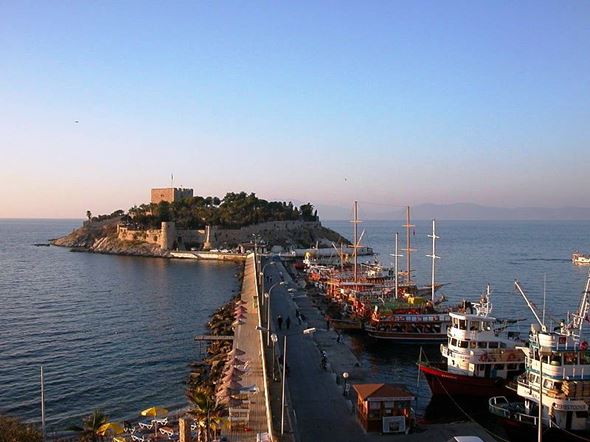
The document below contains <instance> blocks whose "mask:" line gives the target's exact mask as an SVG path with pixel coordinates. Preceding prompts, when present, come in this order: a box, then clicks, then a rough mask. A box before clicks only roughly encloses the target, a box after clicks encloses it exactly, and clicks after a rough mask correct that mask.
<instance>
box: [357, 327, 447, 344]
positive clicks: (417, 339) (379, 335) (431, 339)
mask: <svg viewBox="0 0 590 442" xmlns="http://www.w3.org/2000/svg"><path fill="white" fill-rule="evenodd" d="M367 334H368V335H369V336H370V337H372V338H376V339H383V340H389V341H397V342H400V343H403V342H406V343H412V344H414V343H416V344H420V343H423V344H428V343H430V344H433V343H437V342H443V341H446V340H447V335H446V334H445V335H443V334H441V333H437V334H435V333H404V332H391V331H384V332H381V331H376V330H375V331H373V330H367Z"/></svg>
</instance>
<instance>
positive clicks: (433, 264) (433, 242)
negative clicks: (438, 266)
mask: <svg viewBox="0 0 590 442" xmlns="http://www.w3.org/2000/svg"><path fill="white" fill-rule="evenodd" d="M428 237H429V238H432V255H426V256H427V257H429V258H432V295H431V298H432V299H431V300H432V304H434V291H435V287H434V282H435V280H434V271H435V262H436V260H437V259H440V256H436V240H437V239H438V238H440V236H436V220H434V219H433V220H432V235H428Z"/></svg>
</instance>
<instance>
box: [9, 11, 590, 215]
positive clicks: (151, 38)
mask: <svg viewBox="0 0 590 442" xmlns="http://www.w3.org/2000/svg"><path fill="white" fill-rule="evenodd" d="M76 121H78V123H76ZM588 140H590V2H588V1H555V2H545V1H538V0H535V1H530V2H525V1H521V2H513V1H487V2H482V1H475V2H474V1H472V0H469V1H464V2H462V1H453V2H443V1H433V2H420V1H407V2H399V1H382V2H377V1H375V2H371V1H358V2H345V1H333V2H331V1H330V2H328V1H309V2H308V1H295V2H283V1H272V2H256V1H241V2H238V1H232V2H225V1H207V2H205V1H194V0H193V1H190V2H180V1H167V2H164V1H161V2H149V1H145V0H142V1H113V2H109V1H104V0H101V1H78V0H76V1H67V2H66V1H50V2H48V1H30V2H27V1H23V0H0V146H1V154H2V155H1V159H0V185H1V187H2V196H3V201H2V204H1V205H0V217H80V218H81V217H84V216H85V213H86V210H88V209H90V210H91V211H92V212H93V213H95V214H98V213H105V212H111V211H113V210H115V209H119V208H122V209H127V208H129V207H131V206H132V205H134V204H136V203H142V202H147V201H148V200H149V189H150V187H162V186H167V185H169V183H170V174H171V173H174V178H175V185H184V186H187V187H193V188H194V189H195V193H196V194H201V195H218V196H223V195H224V194H225V193H226V192H228V191H241V190H245V191H248V192H250V191H252V192H255V193H256V194H257V195H259V196H260V197H263V198H267V199H279V200H295V201H304V202H305V201H311V202H312V203H315V204H325V205H336V206H344V207H349V206H350V205H351V203H352V201H353V200H354V199H358V200H359V201H361V203H363V202H364V203H365V208H366V209H365V213H367V212H370V207H371V205H372V204H373V203H378V204H380V205H391V206H400V205H406V204H410V205H415V204H420V203H427V202H432V203H454V202H473V203H479V204H484V205H496V206H505V207H513V206H541V207H558V206H565V205H575V206H584V207H588V206H590V192H588V184H589V182H590V179H589V172H590V152H588ZM375 206H377V205H375ZM383 207H385V206H380V207H379V210H380V211H382V210H383ZM320 215H322V214H321V213H320ZM369 217H370V213H369Z"/></svg>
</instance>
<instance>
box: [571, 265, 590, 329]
mask: <svg viewBox="0 0 590 442" xmlns="http://www.w3.org/2000/svg"><path fill="white" fill-rule="evenodd" d="M589 296H590V272H588V278H587V279H586V288H584V293H583V294H582V299H580V306H579V307H578V311H577V312H576V313H573V314H572V316H573V320H572V322H571V328H572V330H577V332H578V337H580V336H582V325H584V319H586V317H587V315H588V309H589V308H590V304H589V300H588V297H589Z"/></svg>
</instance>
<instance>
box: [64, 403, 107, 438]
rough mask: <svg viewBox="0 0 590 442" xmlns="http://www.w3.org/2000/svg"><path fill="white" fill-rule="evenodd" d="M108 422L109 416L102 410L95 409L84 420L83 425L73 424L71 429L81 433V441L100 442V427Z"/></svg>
mask: <svg viewBox="0 0 590 442" xmlns="http://www.w3.org/2000/svg"><path fill="white" fill-rule="evenodd" d="M107 422H108V417H107V415H106V414H104V413H103V412H102V411H101V410H94V411H93V412H92V414H91V415H90V416H86V417H85V418H84V419H83V420H82V426H81V427H79V426H72V427H70V430H72V431H77V432H78V433H80V441H81V442H98V440H99V435H98V429H99V428H100V427H101V425H104V424H106V423H107Z"/></svg>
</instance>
